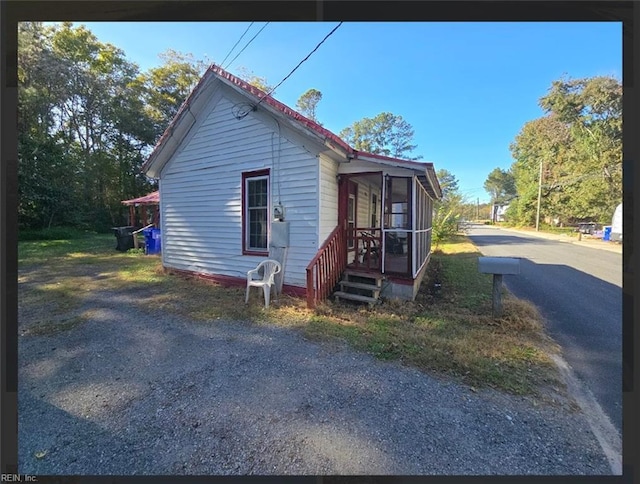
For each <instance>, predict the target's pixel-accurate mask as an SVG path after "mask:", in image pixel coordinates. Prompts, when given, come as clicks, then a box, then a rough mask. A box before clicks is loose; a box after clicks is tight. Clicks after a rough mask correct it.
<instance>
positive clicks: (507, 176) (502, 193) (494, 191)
mask: <svg viewBox="0 0 640 484" xmlns="http://www.w3.org/2000/svg"><path fill="white" fill-rule="evenodd" d="M484 189H485V190H486V191H487V193H488V194H489V195H491V200H493V201H494V202H497V203H503V202H506V201H508V200H510V199H511V198H513V197H515V196H516V194H517V192H516V183H515V179H514V178H513V174H512V173H511V171H509V170H502V169H500V168H495V169H494V170H492V171H491V173H489V175H488V176H487V179H486V180H485V182H484Z"/></svg>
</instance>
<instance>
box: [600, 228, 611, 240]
mask: <svg viewBox="0 0 640 484" xmlns="http://www.w3.org/2000/svg"><path fill="white" fill-rule="evenodd" d="M603 230H604V231H603V232H602V240H611V225H605V226H604V227H603Z"/></svg>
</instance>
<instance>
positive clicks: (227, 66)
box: [223, 22, 271, 69]
mask: <svg viewBox="0 0 640 484" xmlns="http://www.w3.org/2000/svg"><path fill="white" fill-rule="evenodd" d="M270 23H271V22H267V23H266V24H264V25H263V26H262V28H261V29H260V30H258V33H257V34H256V35H254V36H253V37H251V40H250V41H249V42H247V43H246V44H245V46H244V47H243V48H242V50H241V51H240V52H238V54H237V55H236V56H235V57H234V58H233V59H231V62H229V63H228V64H227V65H226V66H225V67H223V69H228V68H229V66H230V65H231V64H233V61H235V60H236V59H237V58H238V56H239V55H240V54H242V53H243V52H244V50H245V49H246V48H247V47H249V44H251V42H253V40H254V39H255V38H256V37H257V36H258V35H260V32H262V31H263V30H264V28H265V27H266V26H267V25H269V24H270Z"/></svg>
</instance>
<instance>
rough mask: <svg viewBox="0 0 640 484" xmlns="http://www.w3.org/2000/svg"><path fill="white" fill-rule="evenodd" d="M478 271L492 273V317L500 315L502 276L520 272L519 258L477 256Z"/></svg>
mask: <svg viewBox="0 0 640 484" xmlns="http://www.w3.org/2000/svg"><path fill="white" fill-rule="evenodd" d="M478 271H480V272H481V273H483V274H493V305H492V308H493V317H494V318H499V317H500V316H502V276H503V275H506V274H520V259H517V258H515V257H478Z"/></svg>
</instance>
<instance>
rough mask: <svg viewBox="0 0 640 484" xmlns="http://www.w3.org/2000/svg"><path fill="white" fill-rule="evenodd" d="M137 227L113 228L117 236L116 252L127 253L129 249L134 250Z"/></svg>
mask: <svg viewBox="0 0 640 484" xmlns="http://www.w3.org/2000/svg"><path fill="white" fill-rule="evenodd" d="M135 229H136V228H135V227H132V226H127V227H113V233H114V234H115V236H116V241H117V244H116V250H119V251H121V252H126V251H128V250H129V249H133V247H134V244H133V237H134V235H133V233H132V232H133V231H134V230H135Z"/></svg>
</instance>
